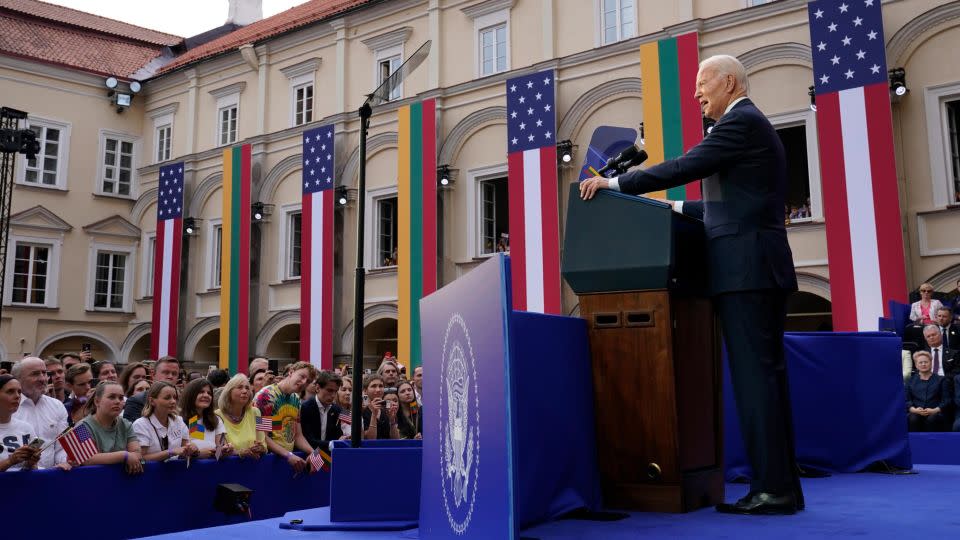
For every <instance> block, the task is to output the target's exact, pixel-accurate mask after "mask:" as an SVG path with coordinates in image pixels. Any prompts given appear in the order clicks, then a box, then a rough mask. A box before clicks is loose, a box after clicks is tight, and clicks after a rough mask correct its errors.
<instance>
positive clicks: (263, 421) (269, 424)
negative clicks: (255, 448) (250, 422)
mask: <svg viewBox="0 0 960 540" xmlns="http://www.w3.org/2000/svg"><path fill="white" fill-rule="evenodd" d="M257 431H266V432H267V433H272V432H273V417H272V416H260V417H258V418H257Z"/></svg>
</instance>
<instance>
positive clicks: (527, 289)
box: [507, 145, 561, 314]
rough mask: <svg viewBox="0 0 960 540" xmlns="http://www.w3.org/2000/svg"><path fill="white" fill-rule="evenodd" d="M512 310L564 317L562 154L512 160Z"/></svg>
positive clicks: (550, 151)
mask: <svg viewBox="0 0 960 540" xmlns="http://www.w3.org/2000/svg"><path fill="white" fill-rule="evenodd" d="M507 168H508V172H507V176H508V178H507V183H508V191H509V199H510V266H511V268H510V271H511V273H512V286H513V309H516V310H520V311H532V312H537V313H552V314H557V313H560V309H561V307H560V230H559V210H558V208H557V148H556V146H553V145H550V146H544V147H542V148H537V149H532V150H526V151H523V152H512V153H510V154H509V155H508V156H507Z"/></svg>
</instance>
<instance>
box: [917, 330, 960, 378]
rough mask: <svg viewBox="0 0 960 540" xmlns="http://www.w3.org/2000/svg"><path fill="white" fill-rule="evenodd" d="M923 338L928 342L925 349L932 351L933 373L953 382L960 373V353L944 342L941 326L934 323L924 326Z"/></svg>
mask: <svg viewBox="0 0 960 540" xmlns="http://www.w3.org/2000/svg"><path fill="white" fill-rule="evenodd" d="M923 339H924V340H925V341H926V342H927V346H926V347H925V348H924V350H925V351H927V352H928V353H930V358H931V362H932V364H931V365H932V366H933V368H932V371H933V373H934V374H935V375H939V376H941V377H946V379H947V381H948V383H952V381H953V378H954V377H956V376H957V375H960V353H958V352H957V351H955V350H953V349H951V348H949V347H947V346H945V345H944V344H943V334H941V333H940V328H939V327H937V326H934V325H932V324H928V325H927V326H924V327H923ZM914 372H915V373H916V371H914Z"/></svg>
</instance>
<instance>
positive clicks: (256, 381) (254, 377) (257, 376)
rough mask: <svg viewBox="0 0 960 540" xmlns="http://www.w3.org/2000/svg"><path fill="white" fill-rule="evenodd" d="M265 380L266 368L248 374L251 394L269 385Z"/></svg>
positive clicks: (255, 393)
mask: <svg viewBox="0 0 960 540" xmlns="http://www.w3.org/2000/svg"><path fill="white" fill-rule="evenodd" d="M266 380H267V370H265V369H258V370H257V371H254V372H253V373H251V374H250V390H251V391H252V392H253V395H257V392H259V391H260V389H261V388H263V387H264V386H269V385H268V384H266Z"/></svg>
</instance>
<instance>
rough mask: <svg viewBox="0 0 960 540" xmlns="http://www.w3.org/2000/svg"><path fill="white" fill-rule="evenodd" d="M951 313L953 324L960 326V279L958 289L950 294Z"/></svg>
mask: <svg viewBox="0 0 960 540" xmlns="http://www.w3.org/2000/svg"><path fill="white" fill-rule="evenodd" d="M948 305H949V306H950V311H952V312H953V324H960V279H958V280H957V288H956V290H954V291H953V293H951V294H950V302H948Z"/></svg>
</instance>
